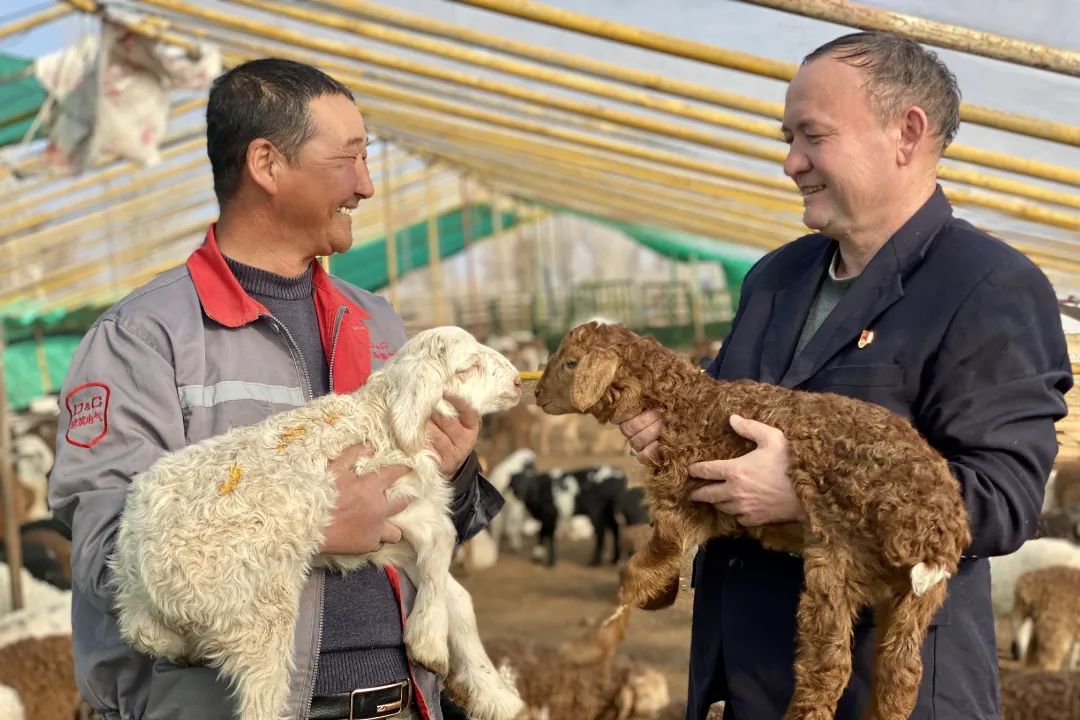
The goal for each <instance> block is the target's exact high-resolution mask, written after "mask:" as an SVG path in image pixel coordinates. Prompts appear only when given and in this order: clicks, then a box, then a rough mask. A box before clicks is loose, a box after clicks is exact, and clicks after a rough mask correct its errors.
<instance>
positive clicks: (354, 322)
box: [187, 225, 371, 392]
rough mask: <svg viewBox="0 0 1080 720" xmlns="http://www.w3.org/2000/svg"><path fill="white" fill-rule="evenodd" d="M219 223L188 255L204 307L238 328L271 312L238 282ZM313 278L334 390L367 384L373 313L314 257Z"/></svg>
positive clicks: (349, 389) (189, 265)
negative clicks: (223, 250) (224, 252)
mask: <svg viewBox="0 0 1080 720" xmlns="http://www.w3.org/2000/svg"><path fill="white" fill-rule="evenodd" d="M214 228H215V226H214V225H210V228H209V229H208V230H207V231H206V240H205V241H204V242H203V244H202V246H200V247H199V249H198V250H196V251H195V252H193V253H192V254H191V257H189V258H188V261H187V267H188V272H189V273H191V280H192V282H193V283H194V284H195V292H196V293H197V294H198V296H199V302H200V303H202V306H203V311H204V312H205V313H206V315H207V317H209V318H210V319H211V320H213V321H215V322H217V323H220V324H222V325H224V326H225V327H233V328H235V327H241V326H243V325H247V324H248V323H252V322H254V321H255V320H257V319H258V318H259V316H260V315H269V314H270V311H269V310H267V309H266V307H265V306H264V305H263V304H262V303H260V302H258V301H256V300H255V299H254V298H252V297H251V296H250V295H248V294H247V293H246V292H245V291H244V288H242V287H241V286H240V283H239V282H237V280H236V277H235V276H234V275H233V273H232V270H230V269H229V266H228V264H226V262H225V257H224V256H223V255H222V254H221V250H220V249H218V244H217V238H215V237H214ZM311 281H312V284H313V285H314V286H315V309H316V311H317V313H318V316H319V333H320V335H321V336H322V342H323V351H324V352H325V353H326V360H327V362H331V361H333V368H332V369H333V373H334V374H333V378H332V379H333V382H334V387H333V390H334V392H352V391H353V390H355V389H357V388H358V387H360V386H361V385H363V384H364V383H365V382H366V381H367V377H368V375H369V374H370V373H371V340H370V336H369V333H368V328H367V325H366V324H365V323H364V320H367V319H368V313H367V312H366V311H364V309H363V308H361V307H360V306H359V305H357V304H356V303H354V302H352V301H351V300H349V298H347V297H345V295H343V294H342V293H341V291H339V290H338V289H337V287H335V285H334V283H333V281H332V280H331V279H330V276H329V275H328V274H327V273H326V271H325V270H324V269H323V267H322V265H321V264H320V263H315V269H314V272H313V273H312V279H311ZM342 308H344V309H345V312H344V314H343V315H342V316H341V328H340V330H339V331H338V334H337V344H336V346H335V343H334V329H335V328H334V326H335V324H336V322H337V318H338V314H339V312H340V310H341V309H342Z"/></svg>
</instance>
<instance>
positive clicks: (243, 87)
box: [206, 58, 353, 208]
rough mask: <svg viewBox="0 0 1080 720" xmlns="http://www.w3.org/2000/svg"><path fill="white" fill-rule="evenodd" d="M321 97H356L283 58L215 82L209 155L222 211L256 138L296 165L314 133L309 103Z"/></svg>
mask: <svg viewBox="0 0 1080 720" xmlns="http://www.w3.org/2000/svg"><path fill="white" fill-rule="evenodd" d="M322 95H344V96H345V97H348V98H349V99H352V97H353V96H352V93H351V92H350V91H349V89H348V88H347V87H345V86H344V85H342V84H341V83H340V82H338V81H337V80H335V79H334V78H332V77H330V76H329V75H327V74H326V73H324V72H323V71H321V70H319V69H318V68H314V67H311V66H310V65H304V64H302V63H297V62H293V61H291V60H283V59H281V58H263V59H260V60H252V61H251V62H246V63H244V64H243V65H238V66H236V67H235V68H233V69H232V70H229V71H228V72H226V73H224V74H223V75H221V76H220V77H218V78H217V79H216V80H214V84H213V86H212V87H211V88H210V101H209V102H208V103H207V105H206V154H207V155H209V156H210V166H211V168H213V171H214V193H215V194H216V195H217V199H218V205H220V206H221V208H224V207H225V205H226V204H227V203H228V202H229V200H231V199H232V197H233V196H234V195H235V194H236V190H237V188H238V187H239V185H240V177H241V174H242V173H243V169H244V162H245V157H246V155H247V149H248V145H250V144H251V141H252V140H255V139H256V138H265V139H266V140H269V141H270V142H271V143H273V144H274V147H276V148H277V149H278V150H279V151H280V152H281V154H282V155H284V156H285V159H286V160H287V161H288V162H290V163H295V162H296V158H297V155H298V153H299V152H300V148H301V147H302V146H303V144H304V143H305V142H307V141H308V140H310V139H311V136H312V135H313V134H314V133H315V127H314V125H313V124H312V122H311V115H310V113H309V112H308V108H309V105H310V103H311V101H312V100H313V99H315V98H317V97H320V96H322Z"/></svg>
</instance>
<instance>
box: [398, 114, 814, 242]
mask: <svg viewBox="0 0 1080 720" xmlns="http://www.w3.org/2000/svg"><path fill="white" fill-rule="evenodd" d="M399 126H400V124H399V125H395V127H399ZM386 132H389V133H394V132H395V131H394V130H388V131H386ZM400 138H401V139H400V140H399V142H410V138H409V136H408V135H407V134H406V135H401V136H400ZM413 142H416V141H413ZM420 142H422V145H421V147H422V148H423V149H422V150H421V149H419V148H418V149H417V152H420V153H426V154H431V155H436V156H440V157H453V159H454V160H455V162H458V161H460V159H461V158H462V157H476V158H477V159H478V160H482V161H484V162H485V163H488V164H489V165H487V166H490V165H493V166H498V167H499V168H503V169H507V168H521V167H528V168H529V173H530V174H536V175H540V176H542V177H545V178H547V179H549V180H551V181H559V179H560V178H573V179H574V180H575V181H576V182H586V183H591V184H596V185H605V186H606V187H607V189H614V190H618V191H619V194H621V195H625V196H627V197H632V198H648V199H650V200H656V199H659V200H661V201H662V203H663V205H664V207H667V208H669V210H670V211H672V212H679V211H681V210H683V209H685V210H687V211H691V212H697V213H701V214H705V215H709V214H711V215H713V216H714V217H715V219H716V220H717V221H719V222H744V221H747V220H749V221H750V222H751V223H752V224H753V223H757V227H755V229H756V230H768V229H770V228H772V229H775V228H783V229H786V230H788V231H790V232H792V233H795V234H796V235H801V234H805V233H806V232H807V229H806V227H804V226H803V225H802V224H801V223H797V222H795V221H794V220H793V219H790V217H791V216H790V215H789V217H788V218H782V217H778V216H777V215H775V214H773V215H768V214H762V213H760V212H754V211H752V210H748V209H746V207H745V205H736V204H729V203H723V204H718V203H717V202H716V201H715V200H711V199H708V198H704V197H700V196H698V197H695V196H692V195H690V194H688V193H686V192H680V191H678V190H674V189H672V188H670V187H666V186H663V185H659V184H657V183H655V182H651V181H648V180H639V179H631V178H624V177H621V176H619V175H617V174H614V173H611V172H606V171H598V170H588V169H585V168H581V167H580V166H575V165H570V164H567V163H565V162H562V161H560V160H558V159H553V158H550V157H548V156H546V155H544V154H542V153H525V152H523V153H509V154H502V153H500V154H498V155H494V154H492V153H491V152H490V150H489V149H488V148H485V147H484V146H483V145H474V146H467V145H466V146H462V145H460V144H452V143H446V142H438V143H436V142H434V141H433V140H432V139H425V140H423V141H420ZM417 144H419V143H417ZM448 144H449V145H450V147H447V145H448ZM487 166H483V167H487ZM473 167H476V168H481V169H482V166H480V165H475V166H473Z"/></svg>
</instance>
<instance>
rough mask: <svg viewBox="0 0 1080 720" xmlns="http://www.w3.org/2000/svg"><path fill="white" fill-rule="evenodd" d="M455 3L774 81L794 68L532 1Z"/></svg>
mask: <svg viewBox="0 0 1080 720" xmlns="http://www.w3.org/2000/svg"><path fill="white" fill-rule="evenodd" d="M456 1H457V2H459V3H461V4H463V5H473V6H476V7H482V8H485V9H487V10H493V11H495V12H498V13H502V14H503V15H513V16H515V17H519V18H522V19H524V20H532V21H534V22H539V23H543V24H545V25H552V26H555V27H560V28H563V29H565V30H573V31H574V32H579V33H583V34H585V35H592V36H593V37H599V38H604V39H606V40H615V41H616V42H621V43H625V44H627V45H634V46H636V47H641V48H647V49H649V50H656V51H657V52H662V53H665V54H667V55H676V56H679V57H684V58H688V59H690V60H697V61H699V62H705V63H709V64H711V65H720V66H722V67H727V68H731V69H733V70H744V71H747V72H752V73H754V74H755V75H764V76H765V77H771V78H776V79H777V80H790V79H791V76H792V75H794V74H795V69H796V68H795V66H794V65H793V64H792V63H787V62H780V61H778V60H769V59H766V58H761V57H757V56H755V55H751V54H749V53H743V52H737V51H735V50H725V49H724V48H719V47H716V46H714V45H709V44H707V43H703V42H698V41H696V40H690V39H687V38H680V37H675V36H672V35H665V34H663V33H658V32H653V31H652V30H645V29H642V28H637V27H634V26H632V25H625V24H623V23H616V22H612V21H610V20H602V19H600V18H595V17H591V16H589V15H583V14H581V13H576V12H571V11H570V10H562V9H559V8H553V7H551V6H549V5H544V4H542V3H538V2H531V0H456Z"/></svg>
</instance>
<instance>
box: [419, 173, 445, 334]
mask: <svg viewBox="0 0 1080 720" xmlns="http://www.w3.org/2000/svg"><path fill="white" fill-rule="evenodd" d="M435 175H436V171H435V169H434V168H432V167H431V166H428V174H427V180H426V182H425V188H424V189H425V193H424V204H425V207H426V209H427V215H428V218H427V241H428V272H429V280H428V282H429V283H430V285H431V295H432V297H433V298H434V300H435V324H436V325H443V324H445V323H446V298H445V297H444V296H443V275H442V249H441V246H440V244H439V213H438V210H436V207H435V188H434V185H435V180H434V178H435Z"/></svg>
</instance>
